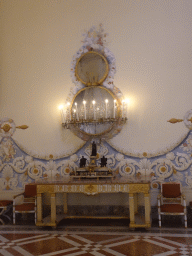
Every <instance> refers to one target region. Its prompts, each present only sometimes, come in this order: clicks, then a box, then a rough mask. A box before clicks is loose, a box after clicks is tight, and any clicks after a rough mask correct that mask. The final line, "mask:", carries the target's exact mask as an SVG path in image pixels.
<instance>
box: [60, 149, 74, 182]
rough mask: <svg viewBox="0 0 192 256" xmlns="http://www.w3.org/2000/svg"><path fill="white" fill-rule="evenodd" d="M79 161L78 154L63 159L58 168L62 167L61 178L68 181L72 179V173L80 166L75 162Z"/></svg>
mask: <svg viewBox="0 0 192 256" xmlns="http://www.w3.org/2000/svg"><path fill="white" fill-rule="evenodd" d="M77 161H78V156H77V155H76V154H74V155H72V156H70V158H69V159H68V160H63V161H61V162H60V163H59V164H58V165H57V168H60V173H61V179H63V180H64V181H66V182H68V181H69V180H70V173H72V172H74V170H75V169H76V168H77V167H78V166H77V164H76V163H75V162H77Z"/></svg>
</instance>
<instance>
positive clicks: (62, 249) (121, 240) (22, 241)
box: [0, 230, 192, 256]
mask: <svg viewBox="0 0 192 256" xmlns="http://www.w3.org/2000/svg"><path fill="white" fill-rule="evenodd" d="M0 255H3V256H12V255H16V256H22V255H25V256H34V255H41V256H61V255H63V256H75V255H84V256H90V255H94V256H114V255H115V256H128V255H130V256H142V255H147V256H152V255H153V256H168V255H173V256H177V255H192V234H170V233H167V234H166V233H162V234H160V233H147V232H146V233H136V232H123V233H119V232H111V233H109V232H66V231H63V232H62V231H57V230H55V231H53V232H52V231H48V232H46V231H44V232H41V231H30V232H27V231H23V232H22V231H8V232H6V231H2V232H0Z"/></svg>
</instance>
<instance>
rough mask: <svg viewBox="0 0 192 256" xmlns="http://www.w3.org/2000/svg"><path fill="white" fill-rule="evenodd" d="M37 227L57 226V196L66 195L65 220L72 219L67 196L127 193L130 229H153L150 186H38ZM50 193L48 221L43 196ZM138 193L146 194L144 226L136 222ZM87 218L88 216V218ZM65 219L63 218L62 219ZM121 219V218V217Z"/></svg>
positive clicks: (142, 184)
mask: <svg viewBox="0 0 192 256" xmlns="http://www.w3.org/2000/svg"><path fill="white" fill-rule="evenodd" d="M36 187H37V223H36V225H37V226H53V227H54V226H56V225H57V223H58V220H59V216H57V214H56V194H57V193H64V201H63V207H64V214H65V216H64V218H70V216H68V215H67V194H69V193H83V194H86V195H90V196H93V195H96V194H99V193H127V194H128V195H129V212H130V224H129V227H130V228H137V227H144V228H149V227H151V222H150V210H151V207H150V195H149V190H150V184H149V183H128V184H125V183H109V184H105V183H88V184H86V183H65V184H63V183H58V184H57V183H47V184H37V185H36ZM44 193H49V194H50V198H51V216H50V218H47V220H43V219H42V194H44ZM138 193H143V194H144V205H145V220H144V223H142V224H137V223H136V221H135V212H136V211H137V202H136V200H135V197H136V196H137V194H138ZM86 217H87V216H86ZM62 218H63V217H62ZM120 218H121V217H120Z"/></svg>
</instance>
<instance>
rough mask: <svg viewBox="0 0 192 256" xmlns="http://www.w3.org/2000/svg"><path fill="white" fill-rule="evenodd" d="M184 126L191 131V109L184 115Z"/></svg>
mask: <svg viewBox="0 0 192 256" xmlns="http://www.w3.org/2000/svg"><path fill="white" fill-rule="evenodd" d="M184 124H185V126H186V127H187V128H188V129H189V130H192V109H191V110H189V111H188V112H187V113H186V114H185V116H184Z"/></svg>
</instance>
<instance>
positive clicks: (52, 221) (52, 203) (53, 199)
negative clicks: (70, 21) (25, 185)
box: [51, 193, 56, 224]
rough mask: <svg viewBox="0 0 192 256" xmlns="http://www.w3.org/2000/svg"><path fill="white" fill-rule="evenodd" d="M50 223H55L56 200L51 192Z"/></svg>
mask: <svg viewBox="0 0 192 256" xmlns="http://www.w3.org/2000/svg"><path fill="white" fill-rule="evenodd" d="M51 223H52V224H56V201H55V193H51Z"/></svg>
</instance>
